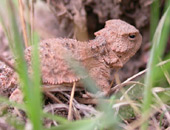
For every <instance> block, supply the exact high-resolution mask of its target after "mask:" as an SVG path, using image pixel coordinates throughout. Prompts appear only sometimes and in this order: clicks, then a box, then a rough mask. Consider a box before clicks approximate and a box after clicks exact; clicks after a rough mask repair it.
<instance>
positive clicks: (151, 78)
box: [142, 7, 170, 130]
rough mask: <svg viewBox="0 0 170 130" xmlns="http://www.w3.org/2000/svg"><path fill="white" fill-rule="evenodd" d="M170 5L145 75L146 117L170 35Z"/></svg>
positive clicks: (155, 40) (157, 32)
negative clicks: (159, 65)
mask: <svg viewBox="0 0 170 130" xmlns="http://www.w3.org/2000/svg"><path fill="white" fill-rule="evenodd" d="M169 20H170V7H169V8H168V9H167V11H166V12H165V13H164V15H163V17H162V18H161V20H160V22H159V25H158V27H157V29H156V32H155V34H154V37H153V41H152V43H153V47H152V49H151V54H150V59H149V63H148V69H149V70H148V72H147V74H146V77H145V86H146V87H145V90H144V102H143V109H142V111H143V113H142V117H143V119H145V117H147V115H148V114H149V110H150V106H151V103H152V87H153V86H154V82H155V81H156V80H157V79H156V75H158V74H159V71H160V68H156V67H155V66H156V64H157V63H159V60H160V58H161V57H162V55H163V52H164V49H165V46H166V43H167V39H168V35H169V25H170V21H169ZM142 129H143V130H145V129H147V123H144V125H143V126H142Z"/></svg>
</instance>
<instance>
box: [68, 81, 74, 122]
mask: <svg viewBox="0 0 170 130" xmlns="http://www.w3.org/2000/svg"><path fill="white" fill-rule="evenodd" d="M75 87H76V83H75V82H74V83H73V88H72V91H71V96H70V103H69V111H68V120H72V105H73V97H74V92H75Z"/></svg>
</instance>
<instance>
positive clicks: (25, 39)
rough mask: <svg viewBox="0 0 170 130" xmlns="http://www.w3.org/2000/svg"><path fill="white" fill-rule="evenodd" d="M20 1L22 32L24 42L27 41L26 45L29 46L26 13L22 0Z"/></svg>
mask: <svg viewBox="0 0 170 130" xmlns="http://www.w3.org/2000/svg"><path fill="white" fill-rule="evenodd" d="M18 3H19V12H20V19H21V25H22V32H23V36H24V43H25V47H28V38H27V32H26V26H25V20H24V14H23V3H22V0H18Z"/></svg>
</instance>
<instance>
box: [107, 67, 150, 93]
mask: <svg viewBox="0 0 170 130" xmlns="http://www.w3.org/2000/svg"><path fill="white" fill-rule="evenodd" d="M146 71H147V69H145V70H143V71H140V72H139V73H137V74H135V75H133V76H132V77H130V78H128V79H127V80H126V81H124V82H123V83H121V84H118V85H116V86H115V87H113V88H112V89H111V91H110V94H112V93H113V92H115V91H116V90H118V89H120V88H121V87H123V84H127V83H128V82H129V81H131V80H133V79H135V78H136V77H138V76H140V75H142V74H144V73H145V72H146Z"/></svg>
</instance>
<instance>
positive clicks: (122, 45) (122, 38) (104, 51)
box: [25, 20, 142, 92]
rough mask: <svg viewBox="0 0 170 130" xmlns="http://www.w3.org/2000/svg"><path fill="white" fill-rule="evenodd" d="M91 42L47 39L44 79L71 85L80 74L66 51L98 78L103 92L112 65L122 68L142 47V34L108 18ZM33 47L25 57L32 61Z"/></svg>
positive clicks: (43, 56)
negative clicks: (69, 60) (66, 58)
mask: <svg viewBox="0 0 170 130" xmlns="http://www.w3.org/2000/svg"><path fill="white" fill-rule="evenodd" d="M95 36H96V38H95V39H94V40H91V41H88V42H80V41H77V40H73V39H62V38H55V39H48V40H44V41H42V42H41V43H40V47H39V49H40V58H41V72H42V82H43V83H46V84H59V85H61V84H70V85H72V83H73V82H78V81H80V80H81V79H82V78H85V77H86V76H84V77H78V76H76V74H75V73H74V70H72V68H71V67H69V65H68V62H67V61H66V60H65V57H64V56H65V55H66V54H67V52H71V53H68V54H71V57H73V58H74V59H75V60H76V61H79V62H80V63H81V64H82V65H83V66H84V67H85V68H86V69H87V71H88V72H89V75H90V76H91V77H92V78H93V79H94V80H95V81H96V83H97V85H98V86H99V87H100V89H101V90H102V91H103V92H108V91H109V90H110V85H109V83H108V79H109V76H110V68H115V69H119V68H121V67H123V65H124V64H125V63H126V62H127V61H128V60H129V59H130V58H131V57H132V56H133V55H134V54H135V53H136V51H137V50H138V49H139V47H140V45H141V42H142V36H141V34H140V33H139V31H138V30H137V29H136V28H135V27H134V26H132V25H129V24H128V23H126V22H124V21H121V20H109V21H107V22H106V25H105V27H104V28H103V29H101V30H99V31H98V32H96V33H95ZM30 51H31V47H29V48H27V49H26V51H25V53H26V60H27V62H28V63H29V64H30V61H31V54H30Z"/></svg>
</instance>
